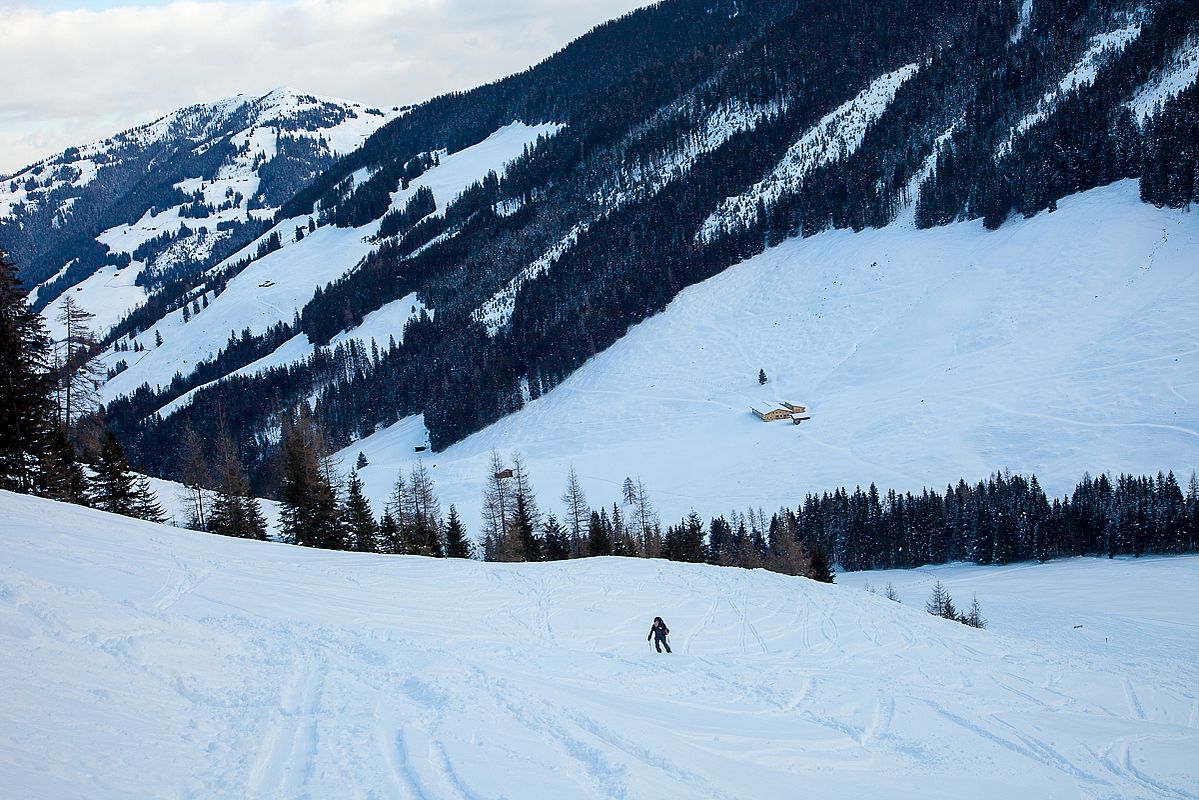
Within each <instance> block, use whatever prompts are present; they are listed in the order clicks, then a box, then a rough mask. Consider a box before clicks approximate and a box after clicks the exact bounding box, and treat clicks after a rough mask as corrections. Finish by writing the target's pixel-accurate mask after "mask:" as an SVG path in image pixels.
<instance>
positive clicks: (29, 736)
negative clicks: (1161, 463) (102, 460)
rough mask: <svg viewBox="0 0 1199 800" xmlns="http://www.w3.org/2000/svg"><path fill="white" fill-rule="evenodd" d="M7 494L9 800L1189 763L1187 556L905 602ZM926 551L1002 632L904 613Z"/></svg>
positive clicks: (871, 787) (1046, 784) (536, 787)
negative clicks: (238, 525)
mask: <svg viewBox="0 0 1199 800" xmlns="http://www.w3.org/2000/svg"><path fill="white" fill-rule="evenodd" d="M0 514H2V515H3V517H4V519H5V521H6V524H5V526H4V528H3V530H2V531H0V545H2V547H3V550H2V552H3V553H4V556H3V558H2V559H0V643H2V644H3V651H4V652H5V653H6V654H7V655H6V657H5V658H4V659H0V687H2V688H3V692H4V697H5V702H4V703H3V704H0V785H3V786H5V787H6V790H5V791H6V793H11V794H12V796H14V797H54V798H60V799H62V800H65V799H67V798H76V797H79V798H84V797H86V798H106V797H130V796H135V797H195V798H201V797H202V798H217V797H230V798H265V797H272V798H273V797H279V798H299V797H314V798H316V797H394V798H500V797H512V798H530V799H532V798H561V797H572V798H663V797H672V798H705V800H706V799H707V798H746V797H753V798H763V799H766V798H792V797H795V796H796V791H797V787H803V794H804V795H808V794H811V795H813V796H822V797H888V798H920V799H921V800H927V798H937V797H946V798H949V797H954V798H958V797H974V798H991V797H993V798H1004V800H1007V798H1012V797H1036V798H1116V797H1121V798H1132V797H1138V798H1147V797H1174V798H1186V797H1195V796H1196V790H1197V788H1199V767H1197V766H1196V765H1199V727H1197V725H1199V719H1197V717H1199V690H1197V689H1196V686H1197V685H1199V666H1197V665H1199V630H1197V627H1196V623H1195V620H1194V619H1193V616H1192V615H1190V614H1189V611H1188V610H1189V609H1193V608H1194V607H1195V603H1196V601H1199V592H1197V584H1196V575H1197V574H1199V559H1196V558H1194V557H1191V558H1176V559H1173V560H1148V559H1146V560H1142V561H1138V562H1131V561H1115V562H1109V561H1100V560H1078V561H1071V562H1064V563H1060V564H1048V565H1043V566H1017V567H1012V568H1005V569H994V570H989V571H987V570H963V569H962V568H954V567H950V568H946V569H945V570H944V571H943V573H938V572H937V571H935V570H934V571H921V572H919V573H913V576H914V578H913V580H915V581H919V582H920V585H919V586H915V585H913V586H909V585H908V584H901V586H900V591H901V592H902V593H903V594H907V595H909V596H907V597H903V599H904V600H905V601H906V602H907V603H908V605H903V604H896V603H893V602H891V601H888V600H885V599H883V598H882V597H880V596H877V595H873V594H869V593H867V592H865V591H862V590H861V589H860V588H855V587H853V586H826V585H822V584H816V583H813V582H811V581H808V580H806V579H801V578H789V577H784V576H780V575H774V574H770V573H765V572H761V571H748V570H740V569H731V568H718V567H710V566H705V565H684V564H676V563H670V562H663V561H639V560H632V559H612V558H607V559H593V560H586V561H579V562H567V563H557V564H521V565H517V564H484V563H480V562H471V561H439V560H433V559H423V558H416V557H394V556H369V555H361V554H350V553H336V552H318V551H311V550H304V549H301V548H295V547H289V546H286V545H279V544H270V543H256V542H246V541H239V540H230V539H222V538H220V537H215V536H210V535H207V534H199V533H193V532H189V531H181V530H177V529H172V528H168V527H164V526H157V525H152V524H148V523H141V522H135V521H131V520H127V519H123V518H117V517H112V516H108V515H105V514H101V513H99V512H95V511H91V510H87V509H81V508H78V507H69V506H61V505H54V504H51V503H50V502H49V501H44V500H38V499H33V498H27V497H19V496H16V495H12V494H8V493H0ZM937 574H943V576H944V577H945V579H946V583H947V585H948V586H949V587H950V590H951V593H953V594H954V595H955V597H959V598H960V597H962V596H963V595H964V594H965V592H966V591H970V592H975V591H976V592H977V593H978V595H979V597H980V601H981V602H982V603H983V606H984V610H985V611H986V612H987V614H988V616H990V618H991V627H990V629H989V630H986V631H978V630H974V629H970V628H967V627H965V626H963V625H960V624H958V623H956V622H949V621H945V620H941V619H935V618H933V617H930V616H929V615H927V614H925V613H924V612H923V611H922V610H920V609H919V608H912V607H910V606H912V605H919V602H920V598H919V597H918V596H917V594H918V593H924V592H925V591H926V590H927V585H926V583H927V581H928V580H929V579H931V578H932V577H934V576H936V575H937ZM852 577H853V578H855V579H857V577H858V576H852ZM874 580H875V581H879V580H882V578H876V579H874ZM909 590H910V591H909ZM655 615H660V616H662V617H663V618H664V619H665V620H666V622H667V624H668V625H669V626H670V628H671V636H670V639H671V642H672V644H673V648H674V654H673V655H669V656H668V655H658V654H656V653H654V652H652V651H651V650H650V649H649V644H648V642H646V640H645V637H646V635H647V631H648V628H649V623H650V620H651V619H652V617H653V616H655ZM1077 625H1081V626H1082V627H1081V628H1079V627H1075V626H1077Z"/></svg>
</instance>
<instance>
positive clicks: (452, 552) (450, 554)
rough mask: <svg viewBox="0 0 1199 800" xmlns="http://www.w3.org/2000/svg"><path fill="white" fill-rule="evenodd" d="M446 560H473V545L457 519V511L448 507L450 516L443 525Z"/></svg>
mask: <svg viewBox="0 0 1199 800" xmlns="http://www.w3.org/2000/svg"><path fill="white" fill-rule="evenodd" d="M445 555H446V558H474V545H473V544H471V541H470V538H469V537H467V535H466V530H465V529H463V527H462V520H460V519H459V518H458V509H456V508H454V507H453V506H450V516H449V518H448V519H447V520H446V524H445Z"/></svg>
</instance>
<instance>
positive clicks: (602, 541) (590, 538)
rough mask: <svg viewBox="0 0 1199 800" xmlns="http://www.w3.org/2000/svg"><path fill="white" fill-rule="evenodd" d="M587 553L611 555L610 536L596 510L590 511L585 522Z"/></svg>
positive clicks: (591, 554)
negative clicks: (589, 516)
mask: <svg viewBox="0 0 1199 800" xmlns="http://www.w3.org/2000/svg"><path fill="white" fill-rule="evenodd" d="M587 555H589V556H610V555H612V537H611V536H609V535H608V530H607V526H606V525H605V524H604V520H603V518H602V517H601V516H600V514H599V512H598V511H592V512H591V519H590V520H589V521H588V523H587Z"/></svg>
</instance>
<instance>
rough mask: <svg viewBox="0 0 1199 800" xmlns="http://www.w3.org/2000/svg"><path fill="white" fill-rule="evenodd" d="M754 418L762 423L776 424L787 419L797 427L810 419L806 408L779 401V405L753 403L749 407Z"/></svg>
mask: <svg viewBox="0 0 1199 800" xmlns="http://www.w3.org/2000/svg"><path fill="white" fill-rule="evenodd" d="M749 410H750V411H752V412H753V414H754V416H755V417H757V418H758V419H760V420H762V421H763V422H777V421H780V420H785V419H789V420H791V422H793V423H794V424H796V425H798V424H799V423H801V422H805V421H807V420H809V419H811V417H810V416H808V414H807V411H808V407H807V406H801V405H799V404H797V403H788V402H785V401H780V402H779V403H777V404H775V403H754V404H753V405H751V406H750V407H749Z"/></svg>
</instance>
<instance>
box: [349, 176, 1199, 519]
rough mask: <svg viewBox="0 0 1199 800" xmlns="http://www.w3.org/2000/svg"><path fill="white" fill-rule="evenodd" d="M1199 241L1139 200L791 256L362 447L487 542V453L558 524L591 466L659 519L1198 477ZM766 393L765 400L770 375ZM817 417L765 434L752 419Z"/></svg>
mask: <svg viewBox="0 0 1199 800" xmlns="http://www.w3.org/2000/svg"><path fill="white" fill-rule="evenodd" d="M1197 252H1199V227H1197V224H1196V221H1195V219H1194V215H1193V214H1188V213H1186V212H1184V211H1170V210H1161V209H1156V208H1154V207H1152V206H1147V205H1144V204H1142V203H1141V202H1140V201H1139V199H1138V195H1137V187H1136V184H1135V182H1123V183H1118V184H1114V185H1112V186H1109V187H1106V188H1102V189H1097V190H1094V191H1091V192H1087V193H1085V194H1081V195H1076V196H1073V197H1070V198H1066V199H1065V200H1063V201H1062V203H1061V205H1060V206H1059V209H1058V211H1056V212H1054V213H1052V214H1040V215H1038V216H1036V217H1034V218H1032V219H1028V220H1023V219H1017V220H1013V221H1010V222H1009V223H1008V224H1006V225H1005V226H1003V227H1002V228H1001V229H1000V230H998V231H995V232H986V231H984V230H983V229H982V226H981V224H980V223H977V222H971V223H960V224H956V225H950V226H946V227H942V228H936V229H932V230H925V231H920V230H914V229H912V228H909V227H904V226H899V225H893V226H891V227H889V228H886V229H882V230H868V231H863V232H861V233H856V234H855V233H852V232H848V231H830V232H827V233H823V234H820V235H817V236H814V237H810V238H808V239H799V240H792V241H789V242H786V243H784V244H783V245H780V246H779V247H776V248H773V249H771V250H769V251H767V252H765V253H763V254H761V255H759V256H757V257H755V258H753V259H750V260H749V261H746V262H744V263H742V264H739V265H736V266H734V267H732V268H730V269H728V270H726V271H725V272H723V273H721V274H720V275H718V276H716V277H714V278H712V279H710V280H708V281H706V282H704V283H701V284H698V285H695V286H692V287H690V288H688V289H686V290H684V291H683V292H682V293H681V294H680V295H679V296H678V297H677V298H675V300H674V301H673V302H672V303H671V304H670V305H669V306H668V307H667V309H666V310H665V312H664V313H662V314H658V315H656V316H655V317H652V318H651V319H648V320H646V321H645V322H643V323H641V324H639V325H637V326H635V327H634V328H632V329H631V330H630V331H629V333H628V334H627V335H626V336H625V337H624V338H623V339H621V340H620V341H618V342H617V343H615V344H614V345H613V346H611V347H610V348H608V349H607V350H606V351H605V352H603V353H600V354H599V355H597V356H596V357H594V358H593V359H591V360H590V361H589V362H588V363H586V364H585V365H584V366H583V367H581V368H580V369H579V370H578V371H577V372H575V373H574V374H573V375H572V376H570V377H569V378H568V379H567V380H566V381H564V382H563V383H562V384H561V385H560V386H558V387H557V388H555V389H553V390H552V391H550V392H549V393H547V394H546V395H544V396H543V397H541V398H539V399H537V400H535V401H533V402H531V403H529V404H528V405H527V406H525V407H524V408H523V409H522V410H521V411H519V412H517V413H515V414H512V415H510V416H508V417H506V418H504V419H502V420H500V421H499V422H497V423H495V424H493V425H491V426H490V427H488V428H486V429H484V430H483V431H480V432H479V433H476V434H474V435H473V436H470V437H468V438H467V439H465V440H463V441H462V442H459V443H457V444H455V445H453V446H451V447H449V448H447V449H446V450H445V451H444V452H442V453H436V454H430V453H423V454H417V453H415V452H414V449H413V448H414V447H416V446H418V445H422V444H424V443H425V442H426V438H427V435H426V433H425V431H424V427H423V424H422V422H421V420H420V418H419V417H417V418H411V419H408V420H404V421H402V422H400V423H399V424H398V425H397V426H394V427H393V428H390V429H387V430H384V431H380V432H378V433H376V434H374V435H372V436H370V437H367V438H365V439H363V440H361V441H359V442H355V443H353V444H351V445H350V446H349V447H347V448H346V449H345V450H344V451H342V454H341V455H342V458H343V460H344V463H346V464H347V466H348V465H349V464H352V463H354V461H353V460H354V458H355V456H356V455H357V453H358V452H359V451H362V452H364V453H365V454H366V456H367V458H368V459H369V461H370V466H369V467H367V468H366V469H364V470H362V473H361V474H362V477H363V480H364V481H365V484H366V490H367V493H368V496H369V497H370V500H371V502H372V504H373V507H374V509H375V510H376V512H379V513H381V511H382V508H383V504H384V502H385V501H386V499H387V497H388V495H389V494H390V491H391V486H392V484H393V482H394V481H395V477H396V472H397V471H398V470H399V469H404V470H408V469H410V467H411V466H412V465H413V464H414V463H415V461H416V459H417V458H423V459H424V460H425V462H426V464H427V465H428V466H429V467H430V469H431V471H432V474H433V476H434V478H435V480H436V481H437V491H438V492H439V494H440V496H441V501H442V506H443V508H448V506H449V505H450V504H451V503H454V504H456V505H457V507H458V510H459V512H460V513H461V515H462V518H463V521H464V522H465V524H466V525H467V526H468V527H469V528H470V529H471V530H472V531H476V532H477V531H478V530H479V528H480V525H481V515H480V511H479V509H480V505H481V500H482V496H483V490H484V483H485V479H486V476H487V472H488V462H489V459H490V453H491V451H492V450H493V449H494V450H497V451H499V452H500V454H501V455H502V456H504V457H505V458H507V457H508V455H509V454H510V453H511V452H513V451H519V452H520V453H521V454H522V456H523V457H524V461H525V464H526V466H527V467H528V469H529V473H530V475H531V477H532V479H533V484H534V487H535V488H536V490H537V494H538V499H539V501H540V504H541V506H542V508H543V509H546V508H549V509H550V510H558V511H559V513H560V510H561V504H560V503H559V502H558V500H557V498H558V497H559V495H561V493H562V491H563V489H564V488H565V485H566V474H567V471H568V469H569V468H570V466H571V465H572V464H573V465H574V467H575V468H576V470H577V471H578V474H579V476H580V479H581V482H582V485H583V488H584V489H585V490H586V492H587V497H588V499H589V500H590V501H591V503H592V504H593V505H596V506H598V505H609V506H610V505H611V504H612V502H613V501H617V500H619V499H620V497H621V483H622V482H623V480H624V478H625V477H626V476H631V477H634V478H637V477H640V478H642V479H643V480H644V482H645V485H646V487H647V489H648V491H649V495H650V498H651V500H652V501H653V503H654V505H655V506H656V507H657V509H658V510H659V512H660V513H661V516H662V519H663V522H664V523H674V522H676V521H678V520H679V519H681V518H682V517H683V516H684V515H685V514H686V513H687V512H688V511H690V510H691V509H692V508H694V509H695V510H697V511H698V512H699V513H700V514H701V515H703V516H704V517H705V518H708V517H712V516H715V515H717V514H722V513H727V512H728V511H729V510H730V509H738V510H742V511H744V510H745V509H746V508H748V507H751V506H752V507H755V508H756V507H759V506H762V507H765V508H766V509H767V510H768V511H772V510H775V509H777V508H778V507H779V506H780V505H782V504H787V505H791V506H794V505H795V504H797V503H799V502H801V501H802V499H803V496H804V494H805V493H807V492H821V491H825V490H828V491H831V490H833V489H835V488H836V487H838V486H847V487H849V488H851V489H852V487H853V486H855V485H859V484H860V485H862V486H866V485H868V484H869V483H871V482H876V483H877V484H878V485H879V486H880V487H884V488H885V487H893V488H895V489H897V490H901V491H903V490H917V491H918V490H919V489H920V488H922V487H924V486H929V487H932V488H936V489H943V488H944V487H945V485H946V484H947V483H949V482H951V481H952V482H954V483H956V482H957V480H958V479H959V478H965V479H967V480H969V481H977V480H980V479H982V478H984V477H985V476H987V475H988V474H990V473H991V472H993V471H994V470H997V469H1005V468H1006V469H1010V470H1012V471H1014V472H1021V473H1024V474H1028V473H1035V474H1036V475H1037V476H1038V478H1039V479H1040V481H1041V485H1042V486H1043V487H1044V488H1045V490H1046V491H1047V492H1049V493H1050V494H1051V495H1059V494H1061V493H1064V492H1067V491H1070V490H1072V489H1073V487H1074V486H1075V484H1076V483H1077V481H1078V480H1079V478H1081V476H1082V474H1083V473H1084V472H1085V471H1088V470H1089V471H1090V472H1091V473H1092V474H1098V473H1100V472H1103V471H1112V472H1114V473H1119V472H1122V471H1123V472H1133V473H1137V474H1142V473H1150V474H1156V473H1157V471H1158V470H1167V469H1173V470H1174V471H1175V473H1176V474H1177V475H1179V476H1180V478H1181V479H1183V480H1185V478H1186V477H1187V476H1189V474H1190V472H1191V471H1192V470H1193V469H1194V468H1195V453H1196V448H1197V446H1199V286H1197V284H1196V281H1199V276H1197V273H1196V271H1195V264H1196V261H1195V253H1197ZM760 368H761V369H765V371H766V374H767V376H768V377H769V379H770V382H769V383H767V384H766V385H765V386H759V385H758V383H757V375H758V370H759V369H760ZM772 400H789V401H792V402H797V403H801V404H804V405H807V406H809V407H810V408H811V410H812V411H811V415H812V419H811V421H809V422H805V423H803V424H802V425H800V426H793V425H788V424H786V423H763V422H760V421H758V420H757V419H756V418H755V417H753V416H752V415H751V414H750V412H749V406H750V404H751V403H753V402H756V401H764V402H765V401H772Z"/></svg>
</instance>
